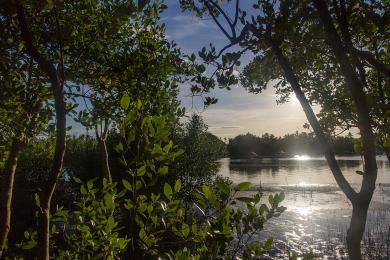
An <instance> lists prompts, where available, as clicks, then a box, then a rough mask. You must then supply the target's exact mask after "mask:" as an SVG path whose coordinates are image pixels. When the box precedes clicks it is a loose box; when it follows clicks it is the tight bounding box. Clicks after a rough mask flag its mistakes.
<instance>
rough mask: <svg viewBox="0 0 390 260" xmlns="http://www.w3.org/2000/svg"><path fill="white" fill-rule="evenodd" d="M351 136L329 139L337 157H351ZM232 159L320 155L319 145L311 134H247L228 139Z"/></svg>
mask: <svg viewBox="0 0 390 260" xmlns="http://www.w3.org/2000/svg"><path fill="white" fill-rule="evenodd" d="M355 141H356V140H355V139H354V138H353V137H352V135H351V134H349V135H347V136H337V137H333V138H331V144H332V147H333V150H334V152H335V153H336V154H338V155H353V154H355V151H354V148H353V146H354V142H355ZM227 148H228V151H229V156H230V157H232V158H254V157H258V156H259V157H292V156H294V155H302V154H305V155H314V156H315V155H320V149H319V145H318V143H317V141H316V139H315V136H314V135H313V134H312V133H305V132H302V133H298V132H296V133H294V134H287V135H284V136H283V137H275V136H274V135H272V134H264V135H262V136H261V137H258V136H255V135H252V134H250V133H247V134H245V135H238V136H236V137H234V138H232V139H229V143H228V145H227Z"/></svg>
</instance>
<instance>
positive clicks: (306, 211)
mask: <svg viewBox="0 0 390 260" xmlns="http://www.w3.org/2000/svg"><path fill="white" fill-rule="evenodd" d="M296 212H297V213H298V214H299V215H301V216H303V217H307V216H309V215H311V214H312V213H313V210H312V209H311V208H309V207H299V208H297V209H296Z"/></svg>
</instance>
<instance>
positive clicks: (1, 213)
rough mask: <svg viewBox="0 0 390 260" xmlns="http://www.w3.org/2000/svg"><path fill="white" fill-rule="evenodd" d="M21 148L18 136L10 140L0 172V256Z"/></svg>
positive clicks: (8, 228) (6, 235) (3, 244)
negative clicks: (9, 149) (0, 175)
mask: <svg viewBox="0 0 390 260" xmlns="http://www.w3.org/2000/svg"><path fill="white" fill-rule="evenodd" d="M22 149H23V144H22V142H21V141H20V140H19V139H18V138H15V139H14V140H13V141H12V145H11V151H10V153H9V155H8V158H7V161H6V164H5V168H4V171H3V174H2V175H3V176H2V182H1V193H0V203H1V206H0V258H1V257H2V255H3V252H4V250H5V248H6V246H7V237H8V233H9V230H10V228H11V205H12V192H13V186H14V178H15V171H16V166H17V163H18V156H19V153H20V151H21V150H22Z"/></svg>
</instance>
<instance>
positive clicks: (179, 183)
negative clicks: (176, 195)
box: [174, 180, 181, 192]
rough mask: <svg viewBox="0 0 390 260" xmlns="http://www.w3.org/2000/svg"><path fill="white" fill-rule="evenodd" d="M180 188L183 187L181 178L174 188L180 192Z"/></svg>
mask: <svg viewBox="0 0 390 260" xmlns="http://www.w3.org/2000/svg"><path fill="white" fill-rule="evenodd" d="M180 189H181V180H177V181H176V183H175V187H174V190H175V192H179V191H180Z"/></svg>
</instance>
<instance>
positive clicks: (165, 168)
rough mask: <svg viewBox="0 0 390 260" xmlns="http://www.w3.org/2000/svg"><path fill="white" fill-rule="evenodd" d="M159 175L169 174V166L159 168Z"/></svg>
mask: <svg viewBox="0 0 390 260" xmlns="http://www.w3.org/2000/svg"><path fill="white" fill-rule="evenodd" d="M158 173H159V174H161V175H165V174H167V173H168V166H162V167H160V168H158Z"/></svg>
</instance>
